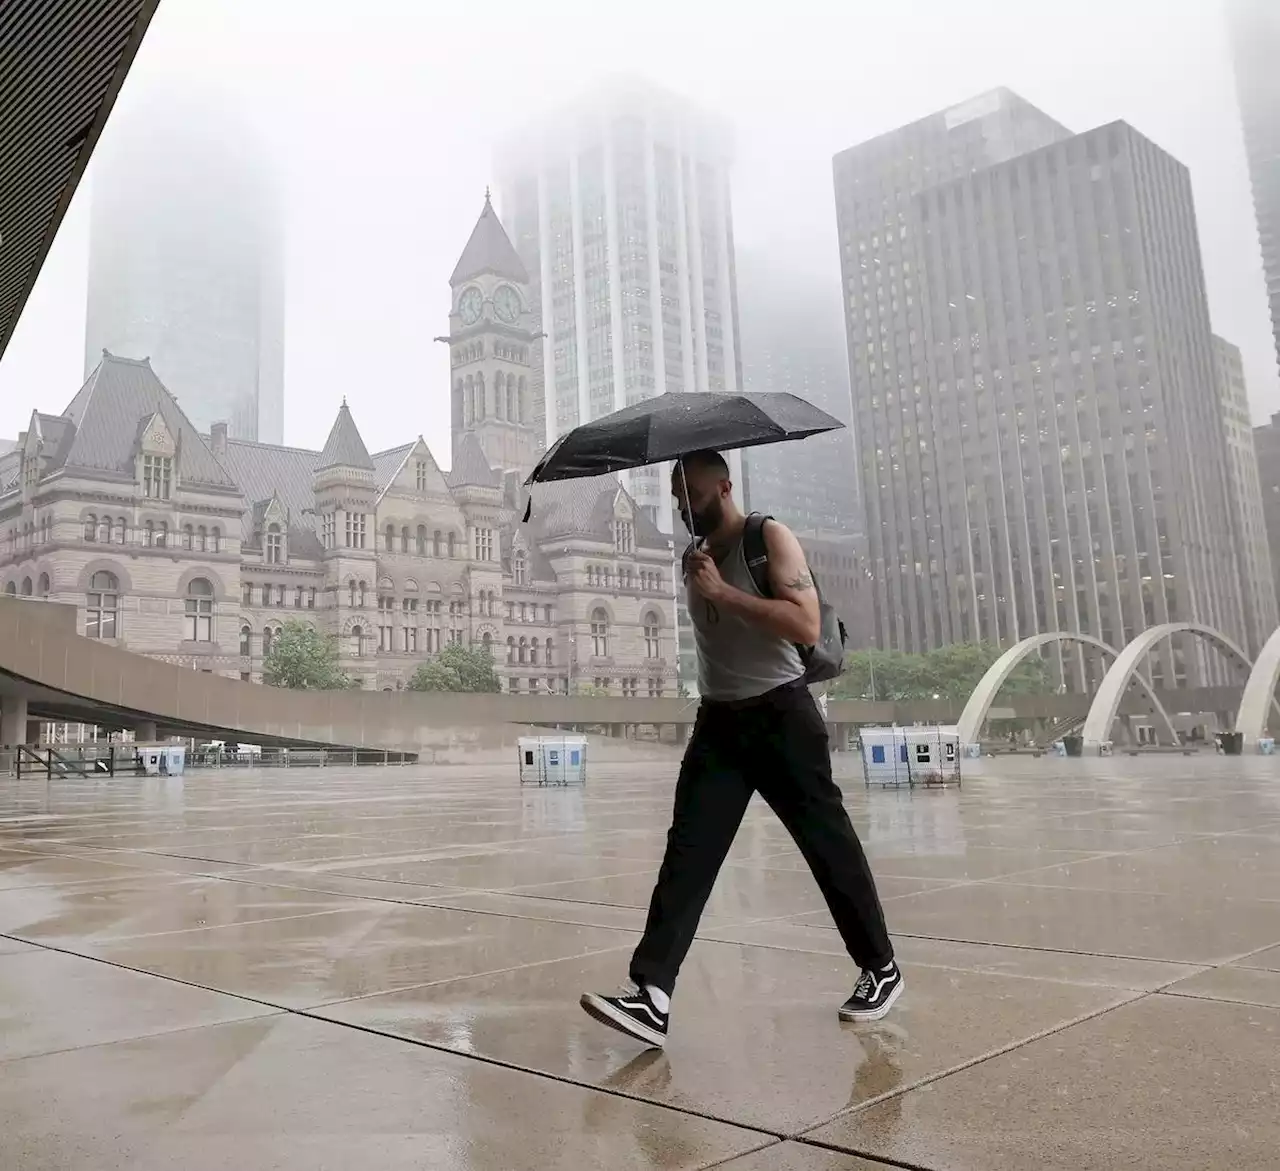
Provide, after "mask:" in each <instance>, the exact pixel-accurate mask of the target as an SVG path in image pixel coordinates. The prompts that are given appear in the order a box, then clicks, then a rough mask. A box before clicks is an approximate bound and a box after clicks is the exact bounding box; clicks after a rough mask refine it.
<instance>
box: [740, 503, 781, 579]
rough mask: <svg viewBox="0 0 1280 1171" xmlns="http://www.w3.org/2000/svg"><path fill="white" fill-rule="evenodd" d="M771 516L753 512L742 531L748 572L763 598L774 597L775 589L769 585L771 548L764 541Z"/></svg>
mask: <svg viewBox="0 0 1280 1171" xmlns="http://www.w3.org/2000/svg"><path fill="white" fill-rule="evenodd" d="M770 520H773V517H771V516H765V515H764V514H763V513H759V512H753V513H751V514H750V515H749V516H748V517H747V524H746V527H745V528H744V529H743V530H742V556H743V559H744V560H745V561H746V563H747V572H749V573H750V574H751V580H752V581H753V582H754V583H755V587H756V589H758V590H759V591H760V594H761V596H762V597H766V598H771V597H773V589H772V587H771V586H770V585H769V547H768V545H766V544H765V540H764V526H765V522H766V521H770Z"/></svg>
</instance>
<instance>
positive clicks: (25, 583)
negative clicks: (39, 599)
mask: <svg viewBox="0 0 1280 1171" xmlns="http://www.w3.org/2000/svg"><path fill="white" fill-rule="evenodd" d="M22 596H23V597H24V598H29V597H31V579H30V578H29V577H24V578H23V579H22Z"/></svg>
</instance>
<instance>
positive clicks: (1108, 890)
mask: <svg viewBox="0 0 1280 1171" xmlns="http://www.w3.org/2000/svg"><path fill="white" fill-rule="evenodd" d="M1013 877H1014V876H1013V875H1007V876H1004V877H1001V878H978V879H974V880H973V881H972V882H969V883H963V884H961V885H964V886H1015V887H1018V888H1019V889H1022V890H1071V891H1079V892H1081V893H1088V894H1101V895H1137V896H1139V897H1141V898H1150V899H1180V900H1182V901H1184V902H1185V901H1186V897H1187V893H1188V892H1187V891H1186V890H1137V889H1135V888H1132V887H1116V886H1081V885H1080V884H1079V883H1066V882H1014V881H1011V880H1012V879H1013ZM1018 877H1021V875H1019V876H1018ZM1196 889H1197V891H1198V892H1199V893H1201V894H1203V893H1204V891H1205V887H1204V884H1203V883H1201V884H1200V885H1199V886H1198V887H1197V888H1196ZM922 894H925V895H927V894H933V891H928V890H922V891H915V892H913V894H912V896H911V897H913V898H914V897H916V896H917V895H922ZM1214 897H1215V898H1219V899H1221V900H1222V901H1223V902H1224V903H1275V902H1280V893H1278V894H1275V895H1272V896H1271V897H1265V898H1264V897H1259V896H1258V895H1224V894H1217V893H1215V895H1214Z"/></svg>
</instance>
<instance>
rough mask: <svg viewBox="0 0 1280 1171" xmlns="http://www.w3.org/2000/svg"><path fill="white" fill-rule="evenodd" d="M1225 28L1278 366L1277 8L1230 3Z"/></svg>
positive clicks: (1251, 0)
mask: <svg viewBox="0 0 1280 1171" xmlns="http://www.w3.org/2000/svg"><path fill="white" fill-rule="evenodd" d="M1228 21H1229V28H1230V34H1231V47H1232V55H1233V57H1234V58H1235V73H1236V91H1237V94H1238V96H1239V101H1240V121H1241V124H1242V126H1243V128H1244V145H1245V153H1246V155H1247V156H1248V159H1249V179H1250V182H1251V184H1252V186H1253V206H1254V211H1255V212H1256V214H1257V217H1258V237H1259V242H1260V243H1261V245H1262V270H1263V273H1264V275H1265V276H1266V281H1267V300H1268V302H1269V303H1270V308H1271V331H1272V333H1273V335H1274V337H1275V346H1276V362H1277V364H1278V365H1280V69H1277V67H1276V63H1277V61H1280V5H1278V4H1276V2H1275V0H1231V4H1230V6H1229V15H1228Z"/></svg>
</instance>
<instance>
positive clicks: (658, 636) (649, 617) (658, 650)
mask: <svg viewBox="0 0 1280 1171" xmlns="http://www.w3.org/2000/svg"><path fill="white" fill-rule="evenodd" d="M661 655H662V629H661V627H660V625H659V623H658V616H657V615H656V614H655V613H653V611H652V610H651V611H650V612H649V613H648V614H646V615H645V616H644V657H645V658H646V659H657V658H660V657H661Z"/></svg>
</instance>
